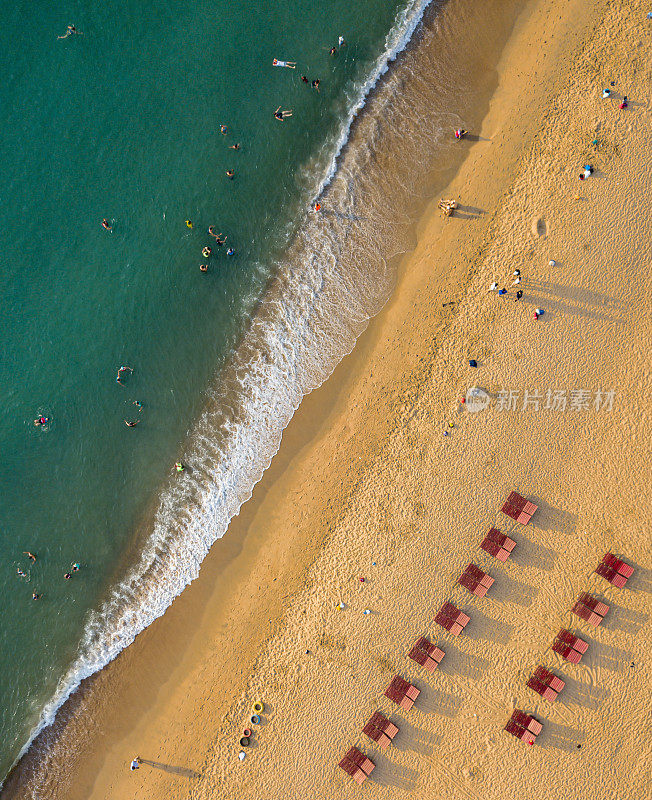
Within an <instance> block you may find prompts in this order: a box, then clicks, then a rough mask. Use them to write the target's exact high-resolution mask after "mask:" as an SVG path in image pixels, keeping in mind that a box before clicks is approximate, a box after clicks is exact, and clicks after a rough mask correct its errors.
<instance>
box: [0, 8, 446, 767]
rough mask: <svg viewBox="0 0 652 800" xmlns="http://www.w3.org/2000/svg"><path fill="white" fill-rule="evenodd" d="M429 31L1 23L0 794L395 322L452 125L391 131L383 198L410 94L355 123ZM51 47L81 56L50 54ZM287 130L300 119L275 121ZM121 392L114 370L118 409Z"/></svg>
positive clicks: (378, 101)
mask: <svg viewBox="0 0 652 800" xmlns="http://www.w3.org/2000/svg"><path fill="white" fill-rule="evenodd" d="M428 5H429V2H428V0H359V2H357V3H351V2H350V0H326V1H325V2H322V3H313V2H307V0H278V1H277V2H275V3H261V2H259V1H257V2H254V0H229V1H228V2H227V0H212V2H209V1H208V0H186V2H184V3H178V2H171V0H160V1H159V2H157V3H154V4H152V3H144V2H142V0H121V2H119V3H118V2H115V0H106V1H105V2H104V3H102V4H100V5H98V4H96V3H90V2H88V0H73V2H70V3H67V4H65V6H61V4H37V5H35V4H33V3H28V2H25V1H24V0H21V1H20V2H16V3H13V4H11V6H10V7H7V9H6V11H5V20H4V24H3V26H2V28H1V29H0V67H1V72H2V75H3V81H2V83H1V84H0V113H1V114H2V139H3V141H2V148H0V231H1V232H2V248H1V250H0V301H1V313H2V332H3V335H2V345H1V351H0V352H1V355H0V385H1V386H2V397H3V404H2V412H3V413H2V415H1V416H0V453H1V457H2V464H1V470H0V542H1V544H2V555H3V559H2V569H1V570H0V779H2V778H3V777H4V776H5V775H6V773H7V772H8V770H9V769H10V768H11V766H12V764H13V763H14V762H15V760H16V758H17V757H18V756H19V754H20V753H21V752H24V750H25V748H26V747H27V745H28V744H29V742H30V741H31V740H32V739H33V737H34V736H35V735H36V733H38V731H39V730H40V729H41V728H42V727H43V726H44V725H45V724H47V723H49V722H51V721H52V719H53V716H54V714H55V712H56V709H57V708H58V707H59V706H60V705H61V703H62V702H63V701H64V700H65V698H66V697H67V696H68V694H69V693H70V692H71V691H72V690H74V689H75V687H76V686H77V685H78V684H79V681H80V680H81V679H82V678H84V677H85V676H87V675H89V674H91V673H93V672H94V671H96V670H97V669H100V668H101V667H103V666H104V665H105V664H106V663H108V661H110V660H111V659H112V658H114V657H115V656H116V655H117V654H118V653H119V652H120V650H121V649H122V648H124V647H125V646H127V645H128V644H129V643H130V642H131V641H132V640H133V638H134V636H135V635H136V634H137V633H138V632H139V631H141V630H142V629H143V628H144V627H146V626H147V625H148V624H149V623H150V622H151V621H152V620H153V619H155V618H156V617H157V616H159V615H160V614H161V613H163V612H164V610H165V608H166V607H167V606H168V605H169V604H170V602H171V601H172V600H173V598H174V597H175V596H176V595H178V594H179V593H180V592H181V591H182V589H183V588H184V586H186V585H187V584H188V583H189V582H190V581H191V580H193V579H194V578H195V577H196V576H197V574H198V572H199V568H200V564H201V561H202V560H203V558H204V557H205V555H206V553H207V552H208V550H209V548H210V546H211V544H212V543H213V542H214V541H215V540H216V539H217V538H218V537H220V536H222V535H224V533H225V532H226V530H227V528H228V524H229V520H230V519H231V518H232V517H233V516H234V515H235V514H237V512H238V510H239V508H240V506H241V504H242V503H243V502H244V501H245V500H246V499H247V498H248V497H249V496H250V494H251V490H252V487H253V486H254V484H255V483H256V481H257V480H258V479H259V478H260V475H261V474H262V472H263V471H264V469H265V468H266V467H267V466H268V464H269V461H270V459H271V458H272V457H273V455H274V453H275V452H276V451H277V449H278V446H279V443H280V439H281V435H282V431H283V428H284V427H285V426H286V425H287V422H288V421H289V419H290V418H291V416H292V414H293V412H294V411H295V410H296V408H297V407H298V405H299V403H300V402H301V398H302V397H303V396H304V395H305V394H306V392H308V391H310V390H311V389H312V388H314V387H315V386H317V385H319V384H320V383H321V382H322V381H323V380H324V379H325V378H326V377H327V376H328V374H329V373H330V372H331V371H332V369H333V368H334V366H335V365H336V364H337V362H338V361H339V360H340V359H341V357H342V356H343V355H344V354H345V353H347V352H349V351H350V350H351V348H352V347H353V345H354V343H355V339H356V337H357V336H358V334H359V333H360V331H361V330H362V329H363V328H364V326H365V324H366V322H367V320H368V319H369V318H370V317H371V316H372V315H373V314H374V313H376V311H377V310H378V309H379V308H380V307H381V306H382V304H383V303H384V302H385V300H386V299H387V296H388V294H389V292H390V291H391V287H392V284H393V280H394V275H393V271H392V269H391V268H390V257H391V256H392V255H395V254H398V253H400V252H402V251H403V250H404V249H405V247H406V238H405V237H406V235H407V234H406V231H407V230H408V227H409V226H408V223H409V220H408V218H407V215H405V214H403V215H400V214H399V215H398V217H399V218H398V219H397V218H396V217H397V214H396V208H398V207H401V206H400V204H399V205H397V203H398V202H399V200H400V201H401V202H402V203H403V206H402V207H407V205H409V202H408V201H409V200H411V197H412V193H413V192H414V191H415V185H414V181H412V183H410V180H409V179H408V176H409V175H412V176H413V175H414V174H415V170H414V167H415V166H416V167H417V169H416V174H419V169H418V167H419V158H420V157H421V156H423V159H424V160H425V159H427V158H429V157H430V155H431V151H432V147H433V146H434V145H435V144H437V142H439V141H440V140H441V139H442V135H443V134H442V131H443V130H444V128H445V127H446V128H447V130H448V134H449V133H450V127H451V126H454V125H456V124H458V123H459V121H460V118H459V117H458V116H457V115H456V114H455V113H452V112H450V111H448V110H447V103H445V102H444V103H442V105H441V106H440V107H438V109H436V112H437V114H438V115H439V116H437V118H436V119H435V117H432V116H431V117H428V119H425V120H424V118H423V117H421V118H420V119H415V118H414V117H412V118H409V119H412V121H413V122H414V126H415V128H414V129H415V130H416V126H417V124H419V125H422V124H423V123H424V122H425V123H426V124H428V126H429V134H428V141H427V143H425V145H423V143H422V145H420V146H419V147H416V148H415V147H414V146H412V145H411V146H410V147H412V149H410V147H408V149H407V151H406V155H407V156H409V161H410V168H409V170H408V169H407V162H406V169H404V170H403V171H401V169H397V170H396V171H395V175H396V179H395V184H393V185H392V186H380V187H379V186H378V184H377V183H376V182H374V181H373V175H372V172H373V165H374V159H375V158H376V157H377V154H375V151H374V141H375V139H376V137H378V136H379V135H381V132H382V127H383V125H384V124H385V125H386V124H388V122H391V120H392V118H394V116H393V115H394V114H397V115H400V116H401V118H402V119H405V113H406V108H405V107H401V105H400V104H401V97H402V95H403V92H402V85H401V83H400V81H401V80H404V77H403V78H397V80H398V81H399V82H398V83H394V84H392V83H391V81H390V80H386V81H385V86H384V90H383V91H382V92H381V91H378V92H377V93H376V95H375V98H374V103H375V113H374V115H372V114H368V115H367V118H366V119H363V116H364V114H362V115H359V116H358V119H357V121H356V123H355V124H354V126H353V130H352V129H351V122H352V120H353V118H354V117H355V116H356V115H357V114H358V112H359V111H360V109H361V108H362V107H363V105H364V104H365V99H366V98H367V96H368V94H369V91H370V89H372V87H374V86H375V85H376V84H377V82H378V80H379V78H380V76H381V75H383V73H385V71H386V68H387V64H388V62H389V61H390V60H391V59H392V58H393V57H394V56H395V55H396V54H397V53H398V52H400V51H401V50H402V49H403V48H404V46H405V44H406V43H407V42H408V41H409V40H410V38H411V36H412V34H413V32H414V30H415V26H416V25H417V23H418V22H419V20H420V19H421V17H422V14H423V11H424V9H425V8H426V7H427V6H428ZM435 5H436V4H435ZM69 24H74V25H75V26H76V28H77V31H78V32H80V33H81V35H79V34H77V35H71V36H68V37H66V38H62V39H58V38H57V37H58V36H62V35H63V34H65V32H66V28H67V26H68V25H69ZM430 33H432V30H431V31H430ZM422 35H425V34H424V33H422ZM340 36H342V37H344V40H345V44H343V45H342V46H338V38H339V37H340ZM333 46H335V47H337V53H336V54H333V55H331V54H330V53H329V50H330V48H331V47H333ZM274 58H278V59H285V60H293V61H296V62H297V68H296V69H294V70H293V69H287V68H280V67H274V66H273V64H272V60H273V59H274ZM302 75H305V76H306V77H307V78H308V80H309V81H312V80H313V79H318V80H319V81H320V83H319V91H317V90H316V89H314V88H312V86H311V85H310V83H304V82H303V81H302V80H301V76H302ZM413 88H414V87H413ZM445 91H448V92H450V93H451V94H450V98H451V101H452V98H453V97H454V96H455V91H456V87H455V86H454V85H453V84H448V85H447V87H446V89H445ZM368 104H369V103H368ZM452 105H453V103H452V102H451V104H450V107H452ZM278 106H281V107H282V108H283V109H291V110H292V111H293V114H292V116H291V117H290V118H288V119H286V120H285V121H284V122H279V121H277V120H276V119H275V118H274V116H273V114H274V111H275V109H276V108H277V107H278ZM442 109H443V112H442ZM429 113H430V112H429ZM434 113H435V111H434V110H433V111H432V114H434ZM396 118H398V117H396ZM402 124H403V125H405V123H402ZM221 125H225V126H226V133H225V134H223V133H221V132H220V126H221ZM409 127H410V123H408V124H407V127H406V128H405V130H404V131H402V133H404V134H405V135H406V136H407V135H408V134H409V133H410V131H409V130H408V128H409ZM413 132H414V131H413ZM413 139H414V137H413ZM347 140H350V141H349V144H348V145H347V146H346V147H345V148H344V150H342V147H343V145H345V143H346V142H347ZM406 141H407V140H406ZM354 142H357V144H356V145H355V146H354ZM414 142H416V139H414V141H413V145H414ZM236 143H238V144H239V145H240V148H239V150H237V151H236V150H233V149H230V146H231V145H234V144H236ZM338 155H339V158H338ZM424 163H425V161H424ZM227 169H233V170H234V171H235V177H234V179H233V180H229V179H228V178H227V176H226V174H225V172H226V170H227ZM316 198H320V199H321V203H322V210H321V211H320V212H319V213H315V212H314V211H312V210H311V205H312V204H313V203H314V201H315V199H316ZM103 219H107V220H109V222H110V224H111V226H112V230H111V231H108V230H105V229H103V228H102V226H101V221H102V220H103ZM187 219H188V220H191V221H192V228H190V227H188V226H187V224H186V220H187ZM210 225H214V226H215V229H216V230H217V231H218V232H223V233H224V234H225V235H226V236H227V237H228V238H227V244H226V246H224V247H217V246H216V245H215V242H214V241H213V240H212V239H211V238H210V236H209V235H208V233H207V229H208V227H209V226H210ZM211 244H212V245H213V253H212V255H211V257H210V258H209V259H205V258H203V257H202V255H201V251H202V248H203V247H204V246H206V245H211ZM228 246H232V247H233V248H234V250H235V254H234V255H233V256H231V257H229V256H227V255H226V252H225V251H226V249H227V247H228ZM203 262H207V263H208V265H209V269H208V272H206V273H203V272H201V271H200V270H199V265H200V264H201V263H203ZM120 366H129V367H131V368H132V369H133V372H132V373H128V372H125V373H123V376H124V377H123V384H124V385H120V384H119V383H117V382H116V375H117V371H118V368H119V367H120ZM136 402H137V403H139V404H140V405H136V404H135V403H136ZM39 415H43V416H44V417H46V418H47V419H48V423H47V424H46V425H43V426H39V427H37V426H35V425H34V424H33V421H34V419H35V418H36V417H37V416H39ZM125 420H126V421H128V422H135V421H137V422H138V424H137V426H135V427H128V426H127V425H126V424H125ZM177 460H181V461H183V462H184V464H186V470H185V471H184V472H183V473H182V474H177V473H176V472H175V471H174V463H175V461H177ZM24 551H30V552H31V553H33V554H35V556H36V562H35V563H32V562H31V560H30V559H29V558H28V557H27V556H26V555H24ZM73 563H78V564H79V567H80V568H79V570H78V571H76V572H73V573H72V577H71V578H70V579H69V580H67V579H65V578H64V575H65V574H66V573H68V572H70V570H71V565H72V564H73ZM21 573H22V574H21ZM33 593H36V594H37V595H38V599H36V600H33V599H32V594H33Z"/></svg>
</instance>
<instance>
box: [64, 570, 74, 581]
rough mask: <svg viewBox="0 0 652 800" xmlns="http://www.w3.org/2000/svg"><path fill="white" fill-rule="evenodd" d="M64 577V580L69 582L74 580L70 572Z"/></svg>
mask: <svg viewBox="0 0 652 800" xmlns="http://www.w3.org/2000/svg"><path fill="white" fill-rule="evenodd" d="M63 577H64V580H66V581H69V580H70V579H71V578H72V575H71V574H70V573H69V572H66V574H65V575H64V576H63Z"/></svg>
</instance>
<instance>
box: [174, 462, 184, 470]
mask: <svg viewBox="0 0 652 800" xmlns="http://www.w3.org/2000/svg"><path fill="white" fill-rule="evenodd" d="M174 468H175V470H176V471H177V472H183V471H184V469H185V466H184V465H183V464H182V462H181V461H175V462H174Z"/></svg>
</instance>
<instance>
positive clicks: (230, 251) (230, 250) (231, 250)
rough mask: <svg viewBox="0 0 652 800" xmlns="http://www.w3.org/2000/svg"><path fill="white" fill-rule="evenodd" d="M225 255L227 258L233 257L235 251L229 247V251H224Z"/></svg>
mask: <svg viewBox="0 0 652 800" xmlns="http://www.w3.org/2000/svg"><path fill="white" fill-rule="evenodd" d="M226 254H227V256H233V255H235V250H234V249H233V248H232V247H229V249H228V250H227V251H226Z"/></svg>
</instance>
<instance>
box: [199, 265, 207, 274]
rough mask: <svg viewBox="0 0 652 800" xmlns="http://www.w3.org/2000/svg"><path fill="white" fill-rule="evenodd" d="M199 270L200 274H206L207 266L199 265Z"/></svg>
mask: <svg viewBox="0 0 652 800" xmlns="http://www.w3.org/2000/svg"><path fill="white" fill-rule="evenodd" d="M199 270H200V272H208V264H200V265H199Z"/></svg>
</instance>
